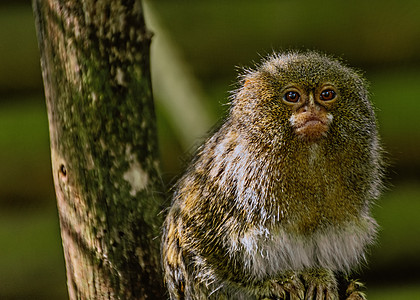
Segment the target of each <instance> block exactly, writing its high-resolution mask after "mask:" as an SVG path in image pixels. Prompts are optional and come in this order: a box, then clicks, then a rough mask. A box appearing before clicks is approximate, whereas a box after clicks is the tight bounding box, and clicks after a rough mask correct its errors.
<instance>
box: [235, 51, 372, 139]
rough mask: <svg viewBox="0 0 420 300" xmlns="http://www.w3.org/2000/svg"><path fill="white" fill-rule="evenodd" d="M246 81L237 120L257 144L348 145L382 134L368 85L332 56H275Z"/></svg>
mask: <svg viewBox="0 0 420 300" xmlns="http://www.w3.org/2000/svg"><path fill="white" fill-rule="evenodd" d="M241 83H242V86H241V87H240V88H239V89H238V90H237V91H236V93H235V95H234V97H233V101H232V104H233V106H232V108H231V118H232V120H233V121H234V122H237V123H238V124H239V125H240V126H239V128H241V130H244V131H246V132H248V133H251V134H252V136H253V139H254V138H255V140H257V139H259V140H262V141H263V142H265V143H267V144H271V145H272V144H273V143H275V142H279V143H283V142H286V143H291V142H295V141H296V142H298V141H304V142H310V143H312V142H317V141H321V140H327V141H328V142H329V143H335V144H337V143H339V144H345V143H346V142H347V139H348V137H349V136H359V137H361V135H365V138H368V136H369V132H370V131H372V130H376V129H375V128H374V124H375V120H374V113H373V110H372V107H371V105H370V102H369V100H368V92H367V84H366V82H365V81H364V80H363V79H362V77H361V76H360V75H359V74H358V73H357V72H356V71H354V70H352V69H350V68H348V67H346V66H345V65H343V64H341V63H340V62H339V61H337V60H334V59H331V58H329V57H328V56H325V55H320V54H317V53H313V52H308V53H304V54H300V53H289V54H285V55H273V56H270V57H269V58H268V59H267V60H265V61H264V62H263V63H262V65H261V66H259V67H258V68H257V69H256V70H247V72H246V73H245V74H244V75H243V77H242V82H241Z"/></svg>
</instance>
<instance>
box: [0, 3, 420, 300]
mask: <svg viewBox="0 0 420 300" xmlns="http://www.w3.org/2000/svg"><path fill="white" fill-rule="evenodd" d="M146 3H147V6H146V8H147V11H146V18H147V22H148V24H149V25H150V27H151V28H152V30H153V31H154V33H155V38H154V40H153V44H152V64H153V70H152V71H153V80H154V82H153V84H154V89H155V97H156V107H157V117H158V126H159V134H160V136H159V139H160V145H161V156H162V174H163V178H164V180H165V182H166V183H167V184H168V186H170V184H171V183H172V182H173V178H174V177H175V176H177V174H179V172H180V170H181V169H182V166H183V165H184V162H185V159H186V157H188V155H186V153H188V152H191V151H192V150H193V149H194V148H195V147H196V146H197V144H198V143H199V142H200V141H201V140H202V138H203V137H204V136H205V134H206V131H207V130H208V129H209V128H211V127H212V126H213V125H214V124H215V123H217V122H218V121H219V120H220V118H221V117H222V116H223V115H224V114H225V113H226V110H227V107H228V106H227V105H226V103H227V102H228V100H227V98H228V96H229V92H228V91H229V90H232V89H234V88H235V86H234V82H235V79H236V73H237V70H238V67H245V66H252V65H253V62H258V61H259V60H260V58H261V56H264V55H266V54H267V53H271V52H272V51H273V50H280V49H290V48H292V49H293V48H298V49H306V48H309V49H319V50H322V51H325V52H327V53H331V54H333V55H335V56H340V57H342V58H344V60H345V61H347V62H348V63H349V64H350V65H352V66H355V67H358V68H361V69H363V70H365V71H366V73H365V74H366V77H367V78H368V80H369V81H370V82H371V91H372V99H373V102H374V103H375V104H376V106H377V108H378V110H377V114H378V118H379V122H380V125H381V127H380V130H381V134H382V138H383V141H384V143H385V145H386V149H387V151H388V153H389V154H388V160H389V162H390V164H391V165H390V167H389V169H388V173H387V176H388V184H387V186H388V189H387V191H386V192H385V193H384V195H383V197H382V198H381V200H380V201H378V203H377V204H376V205H375V207H374V214H375V216H376V218H377V220H378V222H379V223H380V225H381V233H380V238H379V241H378V243H377V245H375V246H374V247H372V249H371V252H370V255H369V258H368V260H369V263H368V266H365V267H363V268H361V270H360V271H359V273H358V275H357V276H358V277H359V278H362V279H363V280H364V281H365V282H367V286H368V296H369V299H370V300H375V299H385V300H386V299H420V271H419V270H420V257H419V254H420V218H419V214H420V126H419V125H420V122H419V119H420V118H419V116H420V2H419V1H416V0H407V1H379V0H375V1H361V0H358V1H351V2H350V1H347V2H345V1H312V2H311V1H291V0H283V1H274V0H273V1H244V0H242V1H239V0H231V1H220V0H217V1H215V0H213V1H208V0H206V1H204V0H201V1H187V0H178V1H169V0H159V1H158V0H154V1H147V2H146ZM49 155H50V154H49V141H48V123H47V115H46V109H45V102H44V98H43V90H42V79H41V73H40V67H39V53H38V49H37V41H36V36H35V29H34V20H33V16H32V9H31V6H30V2H29V1H22V0H19V1H18V0H15V1H2V2H1V3H0V170H1V172H0V299H67V292H66V284H65V281H66V279H65V271H64V260H63V254H62V248H61V241H60V233H59V228H58V218H57V212H56V206H55V205H56V204H55V197H54V191H53V184H52V177H51V174H50V173H51V172H50V168H51V165H50V157H49Z"/></svg>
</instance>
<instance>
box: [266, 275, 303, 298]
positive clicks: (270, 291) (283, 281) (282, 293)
mask: <svg viewBox="0 0 420 300" xmlns="http://www.w3.org/2000/svg"><path fill="white" fill-rule="evenodd" d="M265 290H266V291H265V293H264V294H265V295H264V296H263V297H262V298H260V299H266V300H268V299H270V300H282V299H290V300H303V299H304V296H305V287H304V285H303V283H302V282H301V280H300V279H299V277H298V276H297V275H296V274H295V273H287V274H285V275H283V276H281V277H279V278H276V279H271V280H269V281H268V282H266V288H265Z"/></svg>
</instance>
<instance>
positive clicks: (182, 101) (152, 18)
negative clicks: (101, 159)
mask: <svg viewBox="0 0 420 300" xmlns="http://www.w3.org/2000/svg"><path fill="white" fill-rule="evenodd" d="M144 6H145V16H146V21H147V22H148V24H149V26H150V28H151V30H152V32H153V33H154V37H153V42H152V55H151V66H152V82H153V93H154V96H155V99H156V101H157V103H158V105H159V106H160V108H161V109H162V110H163V112H164V114H165V115H166V116H167V118H168V122H170V124H171V125H172V127H173V129H174V132H175V134H176V136H177V138H178V139H179V141H180V143H181V144H182V146H183V148H184V149H188V148H190V147H191V146H192V145H193V144H194V143H195V142H196V141H197V139H198V138H201V137H202V136H203V135H204V134H205V133H206V132H207V131H208V130H209V128H210V127H211V126H212V124H213V122H214V121H213V120H214V116H213V115H212V113H211V111H210V110H209V108H207V107H206V105H205V104H206V103H208V102H209V101H208V99H207V96H206V95H205V93H204V91H203V89H202V88H201V83H200V82H199V81H198V80H197V78H196V77H194V74H193V72H192V69H191V68H190V66H189V64H188V63H187V62H186V61H185V59H184V57H183V55H182V54H183V53H182V52H181V50H180V49H179V47H178V45H177V44H176V43H175V42H174V40H173V37H171V36H170V35H169V33H168V31H167V30H166V29H165V27H164V26H163V25H162V23H161V20H160V17H159V15H158V14H157V13H156V11H155V9H153V6H151V5H149V1H145V5H144Z"/></svg>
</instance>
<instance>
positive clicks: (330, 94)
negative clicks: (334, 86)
mask: <svg viewBox="0 0 420 300" xmlns="http://www.w3.org/2000/svg"><path fill="white" fill-rule="evenodd" d="M336 95H337V93H336V92H334V91H333V90H330V89H328V90H324V91H322V92H321V95H320V96H319V99H321V100H323V101H331V100H333V99H334V98H335V96H336Z"/></svg>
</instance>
